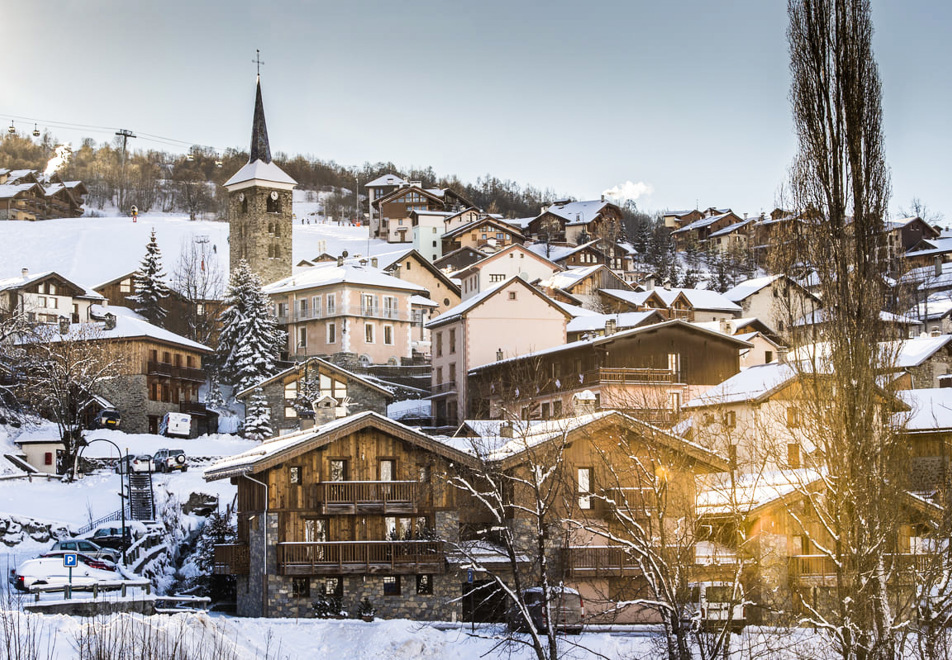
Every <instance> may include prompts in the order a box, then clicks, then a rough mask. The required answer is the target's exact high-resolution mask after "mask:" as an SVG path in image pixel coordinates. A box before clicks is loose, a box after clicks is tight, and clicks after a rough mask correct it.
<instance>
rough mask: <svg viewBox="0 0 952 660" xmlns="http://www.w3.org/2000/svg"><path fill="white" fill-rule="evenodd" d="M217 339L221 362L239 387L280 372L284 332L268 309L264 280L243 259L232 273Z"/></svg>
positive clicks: (229, 376)
mask: <svg viewBox="0 0 952 660" xmlns="http://www.w3.org/2000/svg"><path fill="white" fill-rule="evenodd" d="M225 304H226V305H227V308H226V309H225V312H224V313H223V314H222V331H221V334H220V335H219V339H218V356H217V357H218V362H219V365H220V367H221V370H222V372H223V373H224V374H225V375H226V376H227V377H228V378H230V382H231V383H232V384H233V385H235V386H236V387H237V388H238V390H244V389H247V388H249V387H252V386H254V385H257V384H258V383H260V382H261V381H263V380H264V379H265V378H268V377H269V376H272V375H274V374H275V373H276V372H277V362H278V357H279V353H280V350H281V347H282V346H283V345H284V337H285V335H284V333H283V332H282V331H281V330H279V329H278V325H277V319H275V318H274V317H273V316H272V315H271V312H270V311H269V302H268V297H267V296H266V295H265V294H264V292H262V290H261V280H260V279H259V278H258V276H257V275H255V274H254V272H252V270H251V268H249V266H248V263H247V262H246V261H244V260H242V261H241V262H240V263H239V264H238V268H237V269H235V272H234V273H233V274H232V276H231V282H230V283H229V285H228V293H227V294H226V296H225Z"/></svg>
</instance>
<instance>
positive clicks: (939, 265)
mask: <svg viewBox="0 0 952 660" xmlns="http://www.w3.org/2000/svg"><path fill="white" fill-rule="evenodd" d="M23 271H24V272H23V277H26V268H24V269H23ZM935 276H936V277H942V257H941V256H940V255H938V254H937V255H936V256H935Z"/></svg>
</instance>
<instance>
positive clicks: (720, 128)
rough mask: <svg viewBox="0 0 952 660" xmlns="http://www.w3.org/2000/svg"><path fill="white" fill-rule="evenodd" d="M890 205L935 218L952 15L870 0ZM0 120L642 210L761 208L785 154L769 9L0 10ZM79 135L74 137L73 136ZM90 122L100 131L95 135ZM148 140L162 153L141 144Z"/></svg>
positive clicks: (262, 5)
mask: <svg viewBox="0 0 952 660" xmlns="http://www.w3.org/2000/svg"><path fill="white" fill-rule="evenodd" d="M872 7H873V21H874V25H875V29H876V33H875V37H874V49H875V54H876V57H877V61H878V63H879V67H880V73H881V76H882V80H883V105H884V117H885V120H884V121H885V134H886V153H887V159H888V161H889V165H890V167H891V170H892V185H893V195H892V202H891V210H892V211H893V213H894V214H898V213H899V211H900V210H901V209H903V208H908V207H909V206H910V202H911V200H912V198H913V197H918V198H919V199H921V200H922V202H924V203H925V204H926V206H927V207H928V208H929V210H930V211H934V212H938V213H942V214H943V215H944V216H945V220H944V223H943V224H952V186H949V185H948V179H949V167H948V164H947V163H948V158H947V154H948V153H950V152H952V135H950V130H949V127H948V125H947V123H946V122H947V121H948V120H947V119H943V117H945V116H946V115H947V114H948V111H947V108H949V107H952V85H950V82H949V81H950V78H949V74H948V69H949V66H950V64H952V40H949V39H948V38H947V32H948V30H949V28H950V27H952V3H948V2H946V1H945V0H909V1H908V2H899V1H898V0H873V2H872ZM0 10H2V20H0V43H3V44H4V51H5V53H6V63H5V66H3V67H0V90H2V93H0V122H4V123H5V124H6V125H9V122H10V121H11V120H13V121H14V122H15V125H16V126H17V128H20V129H23V130H32V129H33V124H34V121H35V122H36V123H37V125H38V128H39V129H40V130H45V129H49V130H50V131H51V132H52V133H53V134H54V135H55V136H56V137H57V138H59V139H60V140H61V141H75V142H78V141H79V140H80V139H81V138H82V137H83V136H89V137H93V138H94V139H96V140H97V141H103V140H107V139H111V137H112V136H113V133H115V131H116V130H118V129H120V128H124V129H129V130H132V131H133V132H134V133H136V134H137V135H138V136H139V137H137V138H136V139H134V140H131V142H130V145H132V146H133V147H134V148H136V149H163V150H168V151H178V152H182V151H185V150H187V148H188V145H190V144H200V145H206V146H210V147H214V148H216V149H225V148H229V147H236V148H242V149H247V148H248V143H249V140H250V132H251V118H252V110H253V103H254V80H255V64H253V63H252V60H253V59H254V58H255V50H256V49H260V50H261V59H262V60H263V61H264V62H265V64H264V65H263V66H262V67H261V83H262V91H263V94H264V103H265V111H266V115H267V122H268V130H269V134H270V138H271V147H272V151H274V152H284V153H287V154H291V155H294V154H303V155H310V156H314V157H317V158H321V159H324V160H333V161H336V162H337V163H340V164H342V165H346V166H353V165H357V166H359V165H362V164H363V163H365V162H378V161H392V162H393V163H395V164H396V165H397V166H398V167H407V166H415V167H427V166H431V167H433V169H434V170H435V171H436V172H437V173H438V174H445V175H450V174H455V175H457V176H458V177H459V178H460V179H461V180H463V181H475V180H476V178H477V177H479V176H485V175H486V174H492V175H494V176H497V177H499V178H501V179H511V180H514V181H517V182H519V183H521V184H523V185H526V184H531V185H533V186H535V187H537V188H542V189H546V188H548V189H551V190H553V191H554V192H555V193H557V194H560V195H566V196H572V197H575V198H579V199H592V198H597V197H598V196H599V195H600V194H602V193H603V192H605V191H608V190H613V191H616V192H621V193H622V194H625V195H627V196H629V197H630V198H633V199H635V200H636V203H637V204H638V206H639V207H640V208H642V209H644V210H647V211H658V210H664V209H689V208H694V207H695V206H697V207H700V208H707V207H710V206H716V207H730V208H732V209H733V210H734V211H735V212H738V213H751V214H755V213H759V212H761V211H769V210H770V209H772V208H773V207H774V206H775V201H776V199H777V193H778V190H779V189H780V186H781V185H782V183H783V181H784V178H785V176H786V172H787V168H788V166H789V164H790V162H791V161H792V159H793V156H794V153H795V150H796V140H795V136H794V133H793V127H792V121H791V117H790V103H789V74H788V56H787V45H786V26H787V18H786V3H785V2H783V1H782V0H766V1H765V0H723V1H722V2H716V3H715V2H710V0H678V1H676V2H658V1H657V0H652V1H651V2H644V1H642V0H621V1H617V2H608V1H599V0H594V1H589V2H579V1H578V0H573V1H569V2H565V1H562V0H505V1H503V0H480V2H457V1H455V0H419V1H416V0H407V1H405V2H392V1H388V2H382V1H381V2H372V1H364V0H335V1H334V2H326V1H324V0H297V1H290V0H269V1H268V2H261V1H256V2H251V1H248V0H227V1H210V0H206V1H204V2H202V1H199V2H196V1H195V0H188V1H185V0H163V2H154V3H144V2H128V0H82V1H80V0H43V2H13V1H12V0H9V1H7V0H4V1H3V2H2V3H0ZM77 125H82V126H85V127H88V128H83V129H78V128H76V126H77ZM93 127H95V128H93ZM157 138H160V139H157Z"/></svg>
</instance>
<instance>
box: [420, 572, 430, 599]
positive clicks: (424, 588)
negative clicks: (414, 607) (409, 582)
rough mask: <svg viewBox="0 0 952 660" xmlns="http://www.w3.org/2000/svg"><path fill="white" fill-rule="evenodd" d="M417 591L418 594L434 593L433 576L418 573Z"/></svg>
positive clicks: (427, 594)
mask: <svg viewBox="0 0 952 660" xmlns="http://www.w3.org/2000/svg"><path fill="white" fill-rule="evenodd" d="M416 592H417V595H418V596H429V595H431V594H432V593H433V576H432V575H417V576H416Z"/></svg>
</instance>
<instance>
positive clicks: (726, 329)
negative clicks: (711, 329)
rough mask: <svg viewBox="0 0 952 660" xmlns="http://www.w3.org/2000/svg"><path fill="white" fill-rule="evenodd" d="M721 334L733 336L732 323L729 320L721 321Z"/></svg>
mask: <svg viewBox="0 0 952 660" xmlns="http://www.w3.org/2000/svg"><path fill="white" fill-rule="evenodd" d="M721 332H723V333H724V334H725V335H729V334H732V333H731V322H730V321H728V320H727V319H721Z"/></svg>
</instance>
